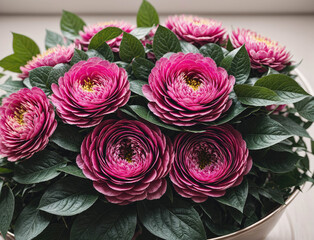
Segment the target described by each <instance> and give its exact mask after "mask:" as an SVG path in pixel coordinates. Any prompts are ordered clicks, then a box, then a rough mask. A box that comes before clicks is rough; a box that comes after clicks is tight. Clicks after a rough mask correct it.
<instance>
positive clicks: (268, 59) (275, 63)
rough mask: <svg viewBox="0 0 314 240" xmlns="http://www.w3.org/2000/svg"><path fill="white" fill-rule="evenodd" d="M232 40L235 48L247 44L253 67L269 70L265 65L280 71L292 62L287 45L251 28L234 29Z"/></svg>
mask: <svg viewBox="0 0 314 240" xmlns="http://www.w3.org/2000/svg"><path fill="white" fill-rule="evenodd" d="M231 42H232V44H233V46H234V47H235V48H238V47H241V46H242V45H243V44H245V48H246V50H247V52H248V54H249V56H250V59H251V66H252V68H254V69H258V70H259V71H261V72H263V71H266V70H267V69H266V68H265V66H268V67H271V68H273V69H275V70H277V71H280V70H282V69H283V68H284V67H286V66H287V65H290V64H291V61H290V59H291V56H290V53H289V52H287V51H286V48H285V47H283V46H280V45H279V44H278V42H275V41H272V40H271V39H269V38H266V37H263V36H261V35H259V34H257V33H256V32H253V31H251V30H246V29H237V30H235V31H233V32H232V35H231Z"/></svg>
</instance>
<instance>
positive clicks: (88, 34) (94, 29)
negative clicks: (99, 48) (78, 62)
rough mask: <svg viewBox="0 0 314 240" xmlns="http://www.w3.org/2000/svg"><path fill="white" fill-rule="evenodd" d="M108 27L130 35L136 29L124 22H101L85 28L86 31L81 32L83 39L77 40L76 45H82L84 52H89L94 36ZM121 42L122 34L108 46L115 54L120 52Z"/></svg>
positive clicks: (110, 41)
mask: <svg viewBox="0 0 314 240" xmlns="http://www.w3.org/2000/svg"><path fill="white" fill-rule="evenodd" d="M107 27H117V28H120V29H121V30H122V31H124V32H127V33H130V32H131V31H132V30H133V29H135V26H133V25H131V24H129V23H127V22H124V21H109V22H101V23H97V24H93V25H90V26H85V27H84V31H80V36H81V38H80V39H76V40H75V43H76V44H80V45H81V47H82V49H83V50H87V49H88V45H89V43H90V41H91V39H92V38H93V37H94V35H95V34H96V33H98V32H99V31H101V30H103V29H105V28H107ZM121 40H122V34H121V35H120V36H119V37H117V38H114V39H112V40H109V41H107V44H108V45H109V46H110V47H111V49H112V51H113V52H118V51H119V47H120V43H121Z"/></svg>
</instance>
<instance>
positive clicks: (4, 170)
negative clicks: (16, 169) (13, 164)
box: [0, 167, 13, 175]
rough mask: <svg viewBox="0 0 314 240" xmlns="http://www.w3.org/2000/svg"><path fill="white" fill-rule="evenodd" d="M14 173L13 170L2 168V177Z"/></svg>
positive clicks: (0, 170)
mask: <svg viewBox="0 0 314 240" xmlns="http://www.w3.org/2000/svg"><path fill="white" fill-rule="evenodd" d="M11 172H13V170H12V169H9V168H3V167H0V175H1V174H7V173H11Z"/></svg>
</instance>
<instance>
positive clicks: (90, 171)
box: [76, 120, 173, 205]
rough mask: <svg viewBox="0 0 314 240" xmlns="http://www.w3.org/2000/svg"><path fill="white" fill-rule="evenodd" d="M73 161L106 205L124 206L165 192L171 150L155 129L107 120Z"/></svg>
mask: <svg viewBox="0 0 314 240" xmlns="http://www.w3.org/2000/svg"><path fill="white" fill-rule="evenodd" d="M76 162H77V165H78V166H79V167H80V168H81V169H82V170H83V173H84V174H85V176H86V177H87V178H89V179H91V180H93V181H94V187H95V189H96V190H97V191H99V192H100V193H102V194H104V195H105V197H106V199H107V200H108V201H109V202H111V203H115V204H120V205H125V204H129V203H131V202H135V201H140V200H143V199H149V200H152V199H158V198H160V197H161V196H162V195H163V194H164V193H165V191H166V188H167V181H166V180H165V176H166V175H167V174H168V172H169V170H170V167H171V165H172V162H173V147H172V143H171V141H170V139H169V138H168V137H165V136H164V135H163V134H162V133H161V131H160V130H159V129H158V128H157V127H155V126H146V125H145V124H144V123H142V122H139V121H135V120H120V121H118V120H106V121H104V122H102V123H101V124H99V125H98V126H97V127H96V128H95V129H94V130H93V132H91V133H90V134H89V135H88V136H87V137H86V138H85V139H84V141H83V143H82V146H81V154H80V155H78V156H77V158H76Z"/></svg>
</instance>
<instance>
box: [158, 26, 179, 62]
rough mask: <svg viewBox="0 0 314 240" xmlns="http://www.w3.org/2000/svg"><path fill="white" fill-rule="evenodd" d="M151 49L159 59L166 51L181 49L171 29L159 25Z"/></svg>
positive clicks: (174, 51)
mask: <svg viewBox="0 0 314 240" xmlns="http://www.w3.org/2000/svg"><path fill="white" fill-rule="evenodd" d="M153 50H154V53H155V55H156V57H157V59H159V58H161V57H162V56H164V55H165V54H166V53H169V52H173V53H177V52H180V51H181V45H180V41H179V39H178V38H177V36H176V35H175V34H174V33H173V32H172V31H171V30H169V29H168V28H165V27H163V26H161V25H159V27H158V29H157V31H156V33H155V36H154V41H153Z"/></svg>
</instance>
